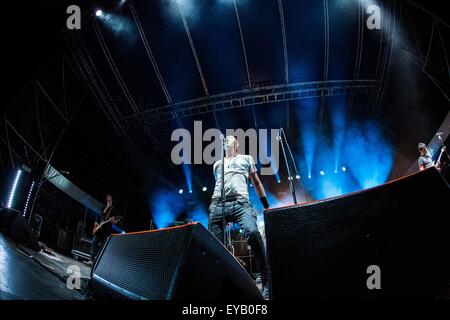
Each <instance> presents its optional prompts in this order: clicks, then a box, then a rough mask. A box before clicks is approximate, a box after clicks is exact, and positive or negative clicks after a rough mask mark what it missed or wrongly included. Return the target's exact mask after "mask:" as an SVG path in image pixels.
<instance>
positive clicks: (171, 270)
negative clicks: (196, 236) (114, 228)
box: [94, 226, 192, 300]
mask: <svg viewBox="0 0 450 320" xmlns="http://www.w3.org/2000/svg"><path fill="white" fill-rule="evenodd" d="M191 233H192V226H188V227H183V228H173V229H169V230H165V231H163V232H162V231H155V232H146V233H141V234H127V235H126V237H127V238H126V241H123V240H125V239H120V238H121V237H123V236H113V237H111V239H110V241H109V243H108V245H107V247H106V249H105V251H104V252H103V254H102V256H101V259H100V261H99V263H98V264H97V266H96V269H95V270H94V274H95V275H96V276H98V277H100V278H102V279H104V280H106V281H108V282H111V283H114V284H115V285H116V286H119V287H121V288H123V289H125V290H127V291H129V292H132V293H134V294H137V295H139V296H141V297H143V298H146V299H150V300H165V299H168V298H170V297H169V296H170V293H171V292H170V289H171V288H172V286H173V283H172V282H173V281H174V279H176V276H175V275H176V271H177V268H178V266H179V264H180V263H181V262H182V257H183V252H184V251H185V247H186V245H187V241H186V238H187V237H189V236H190V235H191ZM125 252H126V254H124V253H125Z"/></svg>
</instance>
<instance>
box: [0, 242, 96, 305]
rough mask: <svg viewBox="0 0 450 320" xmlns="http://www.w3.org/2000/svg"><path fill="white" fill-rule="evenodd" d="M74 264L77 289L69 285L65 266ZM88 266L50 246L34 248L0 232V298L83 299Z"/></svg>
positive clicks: (86, 292)
mask: <svg viewBox="0 0 450 320" xmlns="http://www.w3.org/2000/svg"><path fill="white" fill-rule="evenodd" d="M71 265H74V266H77V267H78V268H79V270H80V274H81V290H75V289H69V288H68V287H67V284H66V279H67V278H68V277H69V275H70V274H69V273H67V268H68V267H69V266H71ZM90 269H91V268H90V266H88V265H86V264H84V263H83V262H80V261H77V260H74V259H71V258H69V257H66V256H63V255H61V254H59V253H56V252H54V251H52V250H49V251H46V252H43V251H41V252H36V251H33V250H31V249H28V248H25V247H24V246H22V245H19V244H17V243H15V242H14V241H12V240H11V239H10V238H9V237H8V236H7V235H5V234H3V233H0V299H1V300H16V299H20V300H86V299H89V294H88V290H87V288H86V287H87V282H88V280H89V276H90Z"/></svg>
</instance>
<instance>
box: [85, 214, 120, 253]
mask: <svg viewBox="0 0 450 320" xmlns="http://www.w3.org/2000/svg"><path fill="white" fill-rule="evenodd" d="M105 208H106V206H105V207H103V208H102V215H98V216H97V217H96V218H95V222H96V223H98V224H101V223H102V222H103V221H106V220H108V219H109V218H112V217H117V216H118V213H117V209H116V207H115V206H111V207H110V208H109V209H108V210H107V211H106V212H105V213H103V211H104V210H105ZM111 233H112V223H111V222H108V223H105V224H104V225H103V226H102V227H101V228H100V229H99V230H98V231H97V232H96V233H95V235H94V239H93V241H92V250H91V259H92V261H95V259H96V258H97V254H98V252H99V251H100V249H101V248H102V246H103V243H104V242H105V240H106V239H108V237H109V236H110V235H111Z"/></svg>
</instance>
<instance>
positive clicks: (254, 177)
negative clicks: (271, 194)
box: [250, 172, 269, 209]
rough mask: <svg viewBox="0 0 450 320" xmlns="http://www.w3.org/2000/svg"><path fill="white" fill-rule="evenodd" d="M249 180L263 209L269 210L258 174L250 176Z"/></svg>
mask: <svg viewBox="0 0 450 320" xmlns="http://www.w3.org/2000/svg"><path fill="white" fill-rule="evenodd" d="M250 179H251V180H252V183H253V186H254V187H255V190H256V194H257V195H258V197H259V199H260V200H261V203H262V204H263V206H264V209H267V208H269V203H268V202H267V198H266V192H265V191H264V186H263V184H262V183H261V180H259V177H258V174H257V173H256V172H254V173H251V174H250Z"/></svg>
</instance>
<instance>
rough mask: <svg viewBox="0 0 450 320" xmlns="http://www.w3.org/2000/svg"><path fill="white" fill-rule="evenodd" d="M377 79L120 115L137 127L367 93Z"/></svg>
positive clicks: (268, 90) (289, 87)
mask: <svg viewBox="0 0 450 320" xmlns="http://www.w3.org/2000/svg"><path fill="white" fill-rule="evenodd" d="M377 84H378V82H377V80H329V81H313V82H301V83H291V84H286V85H276V86H266V87H259V88H255V89H246V90H241V91H235V92H229V93H225V94H218V95H214V96H209V97H204V98H199V99H194V100H189V101H184V102H180V103H175V104H173V105H167V106H164V107H160V108H156V109H152V110H148V111H144V112H140V113H136V114H133V115H131V116H127V117H123V118H122V119H121V122H122V123H123V125H124V126H127V127H129V126H132V127H138V126H139V124H140V123H141V121H142V120H143V121H144V123H146V124H148V125H152V124H155V123H158V122H164V121H170V120H174V119H176V118H184V117H189V116H195V115H198V114H204V113H209V112H215V111H222V110H228V109H235V108H242V107H247V106H255V105H261V104H266V103H272V102H282V101H291V100H298V99H306V98H314V97H327V96H336V95H349V94H370V93H373V92H375V91H376V89H377Z"/></svg>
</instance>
